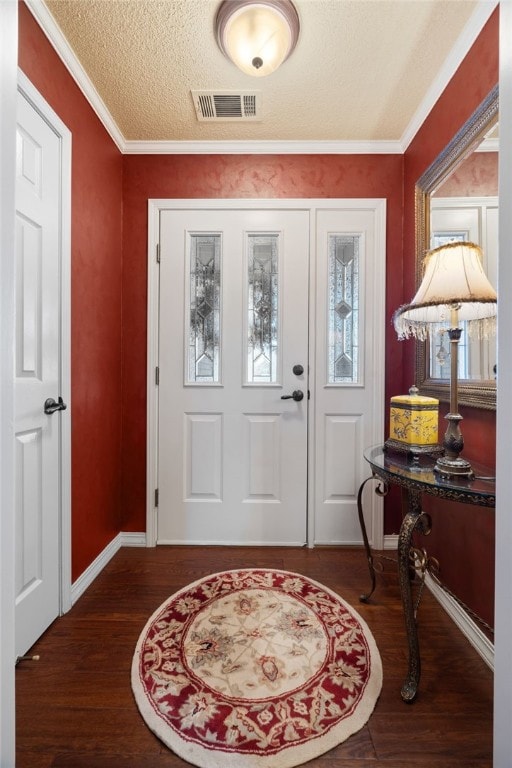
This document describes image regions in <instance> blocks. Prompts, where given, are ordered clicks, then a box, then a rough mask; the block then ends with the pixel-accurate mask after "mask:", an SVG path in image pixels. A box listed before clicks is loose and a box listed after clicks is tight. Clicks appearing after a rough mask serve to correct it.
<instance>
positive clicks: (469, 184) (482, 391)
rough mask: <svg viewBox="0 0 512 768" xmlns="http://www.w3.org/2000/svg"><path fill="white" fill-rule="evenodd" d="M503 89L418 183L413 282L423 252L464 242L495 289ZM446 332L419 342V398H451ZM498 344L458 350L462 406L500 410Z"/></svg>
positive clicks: (482, 342) (476, 343)
mask: <svg viewBox="0 0 512 768" xmlns="http://www.w3.org/2000/svg"><path fill="white" fill-rule="evenodd" d="M497 123H498V87H497V86H496V88H495V89H493V91H492V92H491V93H490V94H489V96H488V97H487V99H485V101H484V102H483V103H482V104H481V105H480V107H479V108H478V109H477V110H476V112H475V113H474V114H473V115H472V117H471V118H470V119H469V120H468V121H467V123H466V124H465V125H464V126H463V127H462V129H461V130H460V131H459V133H458V134H457V135H456V136H455V138H454V139H453V141H451V142H450V144H449V145H448V146H447V147H446V149H445V150H444V151H443V152H442V153H441V155H439V157H438V158H437V159H436V160H435V161H434V163H433V164H432V165H431V166H430V168H428V169H427V171H426V172H425V173H424V174H423V176H422V177H421V178H420V179H419V180H418V183H417V186H416V285H419V284H420V282H421V278H422V262H423V258H424V255H425V253H426V251H428V250H430V249H432V248H437V247H438V246H440V245H442V244H443V243H446V242H450V241H456V240H465V241H468V242H473V243H477V244H478V245H480V246H481V248H482V250H483V252H484V267H485V270H486V273H487V276H488V277H489V280H490V282H491V283H492V285H493V286H494V287H495V288H496V272H497V255H498V253H497V251H498V138H497V136H498V129H497ZM446 331H447V328H445V327H442V326H439V328H438V329H437V330H436V332H435V333H432V334H431V336H430V338H429V340H428V341H427V342H417V347H416V384H417V386H418V387H419V389H420V391H421V393H422V394H428V395H431V396H434V397H438V398H439V399H440V400H445V401H446V400H448V399H449V379H450V357H449V348H450V345H449V343H448V338H447V333H446ZM495 365H496V339H495V337H492V338H490V339H470V338H469V337H468V335H467V334H466V333H463V335H462V339H461V343H460V345H459V370H458V375H459V402H460V403H462V404H466V405H473V406H475V407H480V408H489V409H492V408H495V407H496V368H495Z"/></svg>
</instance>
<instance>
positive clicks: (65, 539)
mask: <svg viewBox="0 0 512 768" xmlns="http://www.w3.org/2000/svg"><path fill="white" fill-rule="evenodd" d="M18 91H19V92H20V93H22V94H23V96H24V97H25V98H26V99H27V101H28V102H29V103H30V104H31V106H32V107H33V109H34V110H35V111H36V112H37V113H38V114H39V115H40V116H41V118H42V119H43V120H44V121H45V122H46V123H47V125H48V126H49V127H50V128H51V130H52V131H53V133H54V134H55V135H56V136H57V138H58V139H59V145H60V168H59V191H60V200H59V215H60V259H59V271H60V320H59V327H60V360H59V375H60V392H59V394H60V395H61V396H62V399H63V400H64V402H65V403H66V405H67V410H66V412H65V414H61V418H60V468H59V496H60V499H59V502H60V510H59V533H58V535H59V544H58V549H59V570H60V585H59V593H60V594H59V610H60V613H61V614H63V613H66V612H67V611H69V609H70V608H71V131H70V130H69V128H68V127H67V126H66V125H65V124H64V123H63V122H62V120H61V119H60V117H59V116H58V115H57V114H56V113H55V112H54V111H53V109H52V108H51V107H50V105H49V104H48V103H47V102H46V101H45V99H44V98H43V97H42V96H41V94H40V93H39V91H38V90H37V89H36V88H35V87H34V85H32V83H31V82H30V80H29V79H28V77H27V76H26V75H25V74H24V73H23V72H22V71H21V69H18Z"/></svg>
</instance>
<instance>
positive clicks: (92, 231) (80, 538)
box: [19, 3, 122, 580]
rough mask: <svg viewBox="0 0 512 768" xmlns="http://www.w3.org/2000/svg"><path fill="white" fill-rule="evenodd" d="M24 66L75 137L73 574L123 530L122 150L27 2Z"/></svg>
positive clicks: (22, 23) (22, 24)
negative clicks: (110, 135)
mask: <svg viewBox="0 0 512 768" xmlns="http://www.w3.org/2000/svg"><path fill="white" fill-rule="evenodd" d="M19 66H20V68H21V69H22V70H23V72H24V73H25V74H26V75H27V77H28V78H29V79H30V80H31V81H32V83H33V84H34V85H35V87H36V88H37V89H38V90H39V92H40V93H41V94H42V95H43V96H44V98H45V99H46V101H47V102H48V103H49V104H50V105H51V107H52V108H53V109H54V110H55V112H57V114H58V115H59V117H60V118H61V119H62V120H63V122H64V123H65V124H66V125H67V127H68V128H69V129H70V131H71V133H72V225H71V311H72V317H71V396H72V402H71V410H70V411H69V412H68V414H69V415H68V417H69V416H71V418H72V573H73V580H75V579H76V578H77V577H78V576H80V574H81V573H83V571H84V570H85V569H86V568H87V566H88V565H90V563H91V562H92V561H93V560H94V559H95V558H96V557H97V555H98V554H99V553H100V552H101V551H102V550H103V549H104V548H105V547H106V545H107V544H108V543H109V542H110V541H111V540H112V539H113V538H114V536H116V535H117V533H118V532H119V531H120V530H121V516H120V500H121V497H120V479H121V319H122V315H121V311H122V302H121V286H122V283H121V270H122V251H121V247H122V246H121V241H122V156H121V154H120V152H119V150H118V149H117V148H116V146H115V145H114V143H113V142H112V140H111V139H110V137H109V136H108V134H107V133H106V131H105V129H104V128H103V126H102V125H101V123H100V121H99V120H98V118H97V117H96V115H95V113H94V112H93V110H92V109H91V107H90V106H89V104H88V102H87V101H86V99H85V98H84V96H83V95H82V93H81V91H80V90H79V89H78V87H77V86H76V84H75V82H74V80H73V79H72V78H71V76H70V75H69V74H68V72H67V70H66V69H65V67H64V66H63V64H62V62H61V61H60V59H59V58H58V56H57V55H56V53H55V51H54V50H53V48H52V47H51V45H50V44H49V42H48V40H47V38H46V37H45V36H44V34H43V33H42V31H41V29H40V27H39V26H38V24H37V23H36V22H35V20H34V18H33V16H32V15H31V13H30V12H29V11H28V10H27V8H26V6H25V5H24V3H20V5H19Z"/></svg>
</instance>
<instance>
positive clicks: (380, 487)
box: [357, 475, 388, 603]
mask: <svg viewBox="0 0 512 768" xmlns="http://www.w3.org/2000/svg"><path fill="white" fill-rule="evenodd" d="M369 480H378V481H379V485H378V486H377V487H376V488H375V493H377V494H378V495H379V496H385V495H386V493H387V492H388V487H387V485H386V483H385V482H384V481H383V480H381V478H379V477H375V475H372V476H371V477H367V478H366V480H363V482H362V483H361V486H360V488H359V491H358V494H357V514H358V515H359V525H360V526H361V533H362V534H363V543H364V548H365V552H366V560H367V562H368V569H369V571H370V579H371V582H372V588H371V589H370V591H369V592H367V593H366V594H364V595H360V596H359V600H360V601H361V602H362V603H367V602H368V600H369V599H370V597H371V596H372V594H373V593H374V591H375V586H376V579H375V565H374V562H373V555H372V550H371V548H370V544H369V541H368V534H367V533H366V523H365V521H364V515H363V490H364V487H365V485H366V483H367V482H368V481H369Z"/></svg>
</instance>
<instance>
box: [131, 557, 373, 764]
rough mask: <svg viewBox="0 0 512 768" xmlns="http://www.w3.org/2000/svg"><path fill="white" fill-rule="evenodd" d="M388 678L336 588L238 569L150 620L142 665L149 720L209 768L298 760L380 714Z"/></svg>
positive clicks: (186, 593) (137, 662) (188, 591)
mask: <svg viewBox="0 0 512 768" xmlns="http://www.w3.org/2000/svg"><path fill="white" fill-rule="evenodd" d="M381 686H382V665H381V660H380V656H379V652H378V650H377V646H376V644H375V640H374V639H373V636H372V634H371V632H370V631H369V629H368V627H367V625H366V624H365V622H364V621H363V619H362V618H361V617H360V616H359V615H358V614H357V613H356V611H355V610H354V609H353V608H351V607H350V606H349V605H348V604H347V603H346V602H345V601H344V600H342V598H341V597H339V596H338V595H337V594H335V593H334V592H332V591H331V590H329V589H327V587H324V586H322V585H321V584H318V583H317V582H314V581H312V580H311V579H308V578H306V577H305V576H301V575H299V574H296V573H289V572H287V571H275V570H264V569H262V570H260V569H257V570H237V571H226V572H224V573H216V574H214V575H212V576H207V577H206V578H204V579H201V580H199V581H196V582H195V583H194V584H191V585H190V586H188V587H185V588H184V589H182V590H180V591H179V592H177V593H176V594H175V595H173V596H172V597H170V598H169V599H168V600H167V601H166V602H165V603H164V604H163V605H162V606H160V608H159V609H158V610H157V611H156V612H155V613H154V615H153V616H152V617H151V618H150V620H149V621H148V623H147V624H146V626H145V628H144V630H143V632H142V634H141V636H140V638H139V641H138V643H137V647H136V651H135V655H134V659H133V665H132V687H133V691H134V695H135V700H136V702H137V705H138V707H139V709H140V712H141V714H142V716H143V718H144V720H145V721H146V723H147V725H148V726H149V728H151V730H152V731H154V733H155V734H156V735H157V736H158V737H159V738H160V739H161V740H162V741H163V742H164V743H165V744H166V745H167V746H168V747H169V748H170V749H172V750H173V751H174V752H175V753H176V754H178V755H179V756H180V757H182V758H183V759H184V760H187V761H188V762H190V763H192V764H193V765H197V766H200V767H201V768H291V766H295V765H300V764H301V763H304V762H306V761H307V760H311V759H312V758H314V757H317V756H318V755H320V754H323V753H324V752H326V751H327V750H329V749H332V747H334V746H336V745H337V744H340V743H341V742H342V741H344V740H345V739H347V738H348V737H349V736H350V735H351V734H353V733H355V732H356V731H358V730H359V729H360V728H362V726H363V725H364V724H365V723H366V721H367V720H368V718H369V717H370V715H371V713H372V711H373V708H374V706H375V703H376V701H377V698H378V696H379V693H380V690H381Z"/></svg>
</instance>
